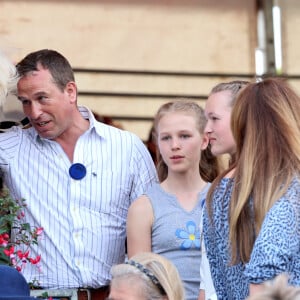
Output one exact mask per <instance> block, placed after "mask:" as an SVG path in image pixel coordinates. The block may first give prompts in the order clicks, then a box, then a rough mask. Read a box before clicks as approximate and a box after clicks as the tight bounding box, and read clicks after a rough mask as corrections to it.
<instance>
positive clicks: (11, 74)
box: [0, 51, 18, 108]
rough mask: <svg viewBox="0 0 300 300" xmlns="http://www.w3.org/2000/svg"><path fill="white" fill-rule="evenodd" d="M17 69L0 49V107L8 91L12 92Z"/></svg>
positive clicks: (14, 86) (14, 87) (15, 81)
mask: <svg viewBox="0 0 300 300" xmlns="http://www.w3.org/2000/svg"><path fill="white" fill-rule="evenodd" d="M17 79H18V76H17V71H16V68H15V66H14V64H13V63H12V61H11V60H10V59H9V58H8V57H7V56H6V55H5V54H4V53H3V52H1V51H0V108H2V107H3V104H4V102H5V100H6V96H7V95H8V94H9V93H14V92H15V90H16V84H17Z"/></svg>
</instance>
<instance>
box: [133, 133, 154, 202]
mask: <svg viewBox="0 0 300 300" xmlns="http://www.w3.org/2000/svg"><path fill="white" fill-rule="evenodd" d="M133 139H134V141H133V142H134V146H133V155H132V157H131V174H132V176H133V187H132V193H131V197H130V198H131V201H133V200H135V199H136V198H138V197H139V196H141V195H142V194H144V193H145V192H146V190H147V189H148V188H149V187H150V186H152V185H153V184H154V183H156V182H158V179H157V175H156V169H155V166H154V162H153V160H152V157H151V155H150V153H149V151H148V149H147V148H146V146H145V145H144V143H143V142H142V141H141V140H140V139H139V138H138V137H137V136H135V135H133Z"/></svg>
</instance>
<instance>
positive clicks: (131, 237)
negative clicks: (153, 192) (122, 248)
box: [126, 196, 153, 258]
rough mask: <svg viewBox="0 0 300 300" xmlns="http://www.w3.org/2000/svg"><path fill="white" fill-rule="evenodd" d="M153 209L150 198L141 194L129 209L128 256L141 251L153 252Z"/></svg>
mask: <svg viewBox="0 0 300 300" xmlns="http://www.w3.org/2000/svg"><path fill="white" fill-rule="evenodd" d="M152 223H153V210H152V206H151V203H150V201H149V199H148V198H147V197H146V196H141V197H139V198H138V199H137V200H135V201H134V202H133V203H132V204H131V206H130V207H129V210H128V216H127V228H126V230H127V252H128V258H130V257H132V256H133V255H135V254H136V253H139V252H151V249H152V247H151V230H152Z"/></svg>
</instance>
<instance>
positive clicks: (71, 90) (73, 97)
mask: <svg viewBox="0 0 300 300" xmlns="http://www.w3.org/2000/svg"><path fill="white" fill-rule="evenodd" d="M65 92H66V93H67V95H68V96H69V99H70V102H76V101H77V86H76V83H75V82H74V81H69V82H68V83H67V85H66V87H65Z"/></svg>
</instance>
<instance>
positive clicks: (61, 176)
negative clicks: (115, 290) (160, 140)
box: [0, 107, 157, 288]
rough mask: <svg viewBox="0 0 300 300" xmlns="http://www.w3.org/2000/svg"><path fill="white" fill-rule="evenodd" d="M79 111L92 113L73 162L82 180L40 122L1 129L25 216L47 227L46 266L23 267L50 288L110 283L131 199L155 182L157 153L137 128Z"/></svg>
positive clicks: (13, 188) (0, 148)
mask: <svg viewBox="0 0 300 300" xmlns="http://www.w3.org/2000/svg"><path fill="white" fill-rule="evenodd" d="M80 111H81V114H82V115H83V116H84V117H85V118H86V119H87V118H88V119H89V121H90V127H89V129H88V130H87V131H86V132H85V133H84V134H83V135H82V136H80V138H79V139H78V141H77V143H76V147H75V150H74V160H73V163H77V162H78V163H82V164H83V165H84V166H85V167H86V169H87V173H86V176H85V177H84V178H83V179H81V180H75V179H72V178H71V177H70V175H69V168H70V166H71V164H72V163H71V162H70V161H69V159H68V157H67V155H66V154H65V153H64V151H63V149H62V148H61V146H60V145H59V144H58V143H57V142H55V141H52V140H47V139H42V138H40V137H39V136H38V135H37V132H36V131H35V129H34V128H29V129H21V128H18V127H14V128H12V130H10V131H8V132H5V133H1V134H0V167H1V169H2V170H3V172H4V176H5V183H6V185H7V187H8V188H9V190H10V192H11V195H12V197H14V198H15V199H21V198H24V199H25V200H26V204H27V208H26V209H25V217H26V220H27V221H28V222H29V223H30V224H32V225H34V226H39V227H43V228H44V234H43V238H42V240H41V241H40V242H39V244H38V246H37V247H36V248H35V250H34V251H35V253H34V254H35V255H37V254H41V257H42V260H41V268H42V272H41V273H38V272H37V271H36V268H32V266H31V265H29V264H28V265H27V266H26V268H25V270H24V272H23V275H24V276H25V278H26V280H27V281H28V282H30V281H32V280H34V279H37V280H38V281H39V282H40V285H41V286H42V287H45V288H73V287H93V288H97V287H100V286H104V285H107V284H108V283H109V280H110V268H111V266H112V265H113V264H117V263H121V262H123V261H124V257H125V235H126V217H127V210H128V207H129V205H130V204H131V203H132V201H133V200H134V199H136V198H137V197H138V196H140V195H141V194H143V192H144V191H145V190H146V188H148V187H149V186H150V185H152V184H153V183H154V182H157V177H156V172H155V167H154V164H153V162H152V159H151V156H150V154H149V152H148V151H147V149H146V147H145V146H144V144H143V143H142V141H141V140H140V139H139V138H138V137H137V136H136V135H134V134H132V133H130V132H127V131H124V130H120V129H117V128H114V127H111V126H107V125H105V124H102V123H100V122H97V121H96V120H95V119H94V117H93V115H92V114H91V112H90V111H89V110H88V109H86V108H83V107H80ZM34 254H33V255H34Z"/></svg>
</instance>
